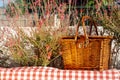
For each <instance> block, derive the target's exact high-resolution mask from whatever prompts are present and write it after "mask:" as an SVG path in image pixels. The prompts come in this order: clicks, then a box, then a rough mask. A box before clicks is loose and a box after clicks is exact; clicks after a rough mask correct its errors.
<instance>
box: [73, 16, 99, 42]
mask: <svg viewBox="0 0 120 80" xmlns="http://www.w3.org/2000/svg"><path fill="white" fill-rule="evenodd" d="M87 19H90V21H91V24H90V33H89V35H91V32H92V25H94V27H95V30H96V34H97V35H98V31H97V26H96V23H95V21H94V20H93V19H92V18H91V17H90V16H83V17H82V27H83V31H84V36H85V38H86V40H88V35H87V29H86V26H85V20H87ZM79 26H80V21H79V23H78V25H77V29H76V34H75V40H77V37H78V30H79Z"/></svg>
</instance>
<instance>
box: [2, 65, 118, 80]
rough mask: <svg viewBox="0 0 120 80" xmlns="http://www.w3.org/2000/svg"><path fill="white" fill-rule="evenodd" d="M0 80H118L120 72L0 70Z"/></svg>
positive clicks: (21, 68)
mask: <svg viewBox="0 0 120 80" xmlns="http://www.w3.org/2000/svg"><path fill="white" fill-rule="evenodd" d="M0 80H120V71H119V70H106V71H88V70H60V69H56V68H51V67H16V68H0Z"/></svg>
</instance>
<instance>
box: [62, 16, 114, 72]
mask: <svg viewBox="0 0 120 80" xmlns="http://www.w3.org/2000/svg"><path fill="white" fill-rule="evenodd" d="M87 19H88V20H90V21H91V22H92V23H94V21H93V20H92V18H90V17H89V16H83V18H82V27H83V31H84V35H79V36H78V28H79V25H80V23H78V26H77V29H76V34H75V36H67V37H62V39H61V44H62V57H63V62H64V69H75V70H78V69H83V70H106V69H108V64H109V59H110V52H111V44H110V43H111V39H112V36H98V35H94V36H92V35H91V36H90V35H89V36H88V34H87V32H86V27H85V20H87ZM94 26H95V29H96V34H98V33H97V27H96V25H95V24H94ZM91 27H92V26H91Z"/></svg>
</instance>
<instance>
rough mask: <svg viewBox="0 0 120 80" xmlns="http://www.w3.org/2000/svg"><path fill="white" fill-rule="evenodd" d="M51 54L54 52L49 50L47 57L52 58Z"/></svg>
mask: <svg viewBox="0 0 120 80" xmlns="http://www.w3.org/2000/svg"><path fill="white" fill-rule="evenodd" d="M51 56H52V52H51V51H49V52H48V55H47V59H50V58H51Z"/></svg>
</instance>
